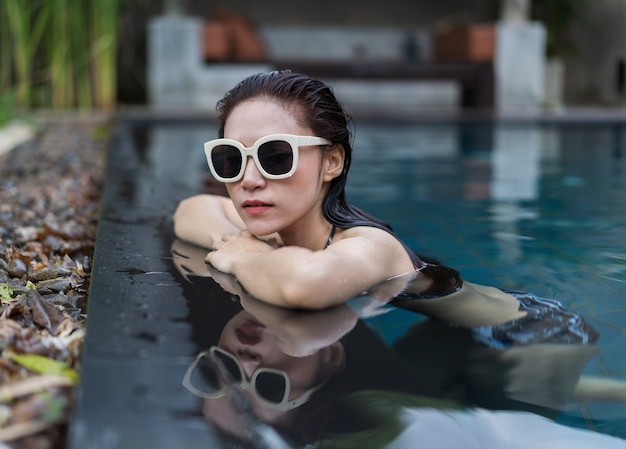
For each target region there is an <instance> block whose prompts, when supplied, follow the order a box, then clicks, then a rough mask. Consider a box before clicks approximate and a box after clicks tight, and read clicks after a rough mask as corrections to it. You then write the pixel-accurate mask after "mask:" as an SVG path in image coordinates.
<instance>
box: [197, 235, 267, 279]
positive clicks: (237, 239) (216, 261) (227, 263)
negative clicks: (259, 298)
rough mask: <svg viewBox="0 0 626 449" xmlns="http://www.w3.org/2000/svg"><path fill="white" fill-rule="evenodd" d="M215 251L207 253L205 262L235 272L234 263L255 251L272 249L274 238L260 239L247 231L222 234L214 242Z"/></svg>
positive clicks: (219, 268) (224, 270) (260, 251)
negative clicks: (218, 239)
mask: <svg viewBox="0 0 626 449" xmlns="http://www.w3.org/2000/svg"><path fill="white" fill-rule="evenodd" d="M213 246H214V247H215V249H216V250H215V251H212V252H210V253H209V254H207V256H206V258H205V262H206V263H209V264H211V266H212V267H213V268H215V269H217V270H219V271H222V272H224V273H235V269H234V264H235V263H236V262H237V261H239V260H241V259H243V258H245V257H249V256H250V255H253V254H255V253H264V252H269V251H274V250H275V249H276V248H277V247H278V243H277V241H276V239H268V240H261V239H259V238H257V237H255V236H253V235H252V234H250V232H248V231H241V232H240V233H239V234H224V235H223V236H222V239H221V241H216V242H214V245H213Z"/></svg>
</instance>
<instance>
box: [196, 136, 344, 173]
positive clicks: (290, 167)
mask: <svg viewBox="0 0 626 449" xmlns="http://www.w3.org/2000/svg"><path fill="white" fill-rule="evenodd" d="M331 144H332V142H331V141H330V140H328V139H324V138H322V137H315V136H296V135H294V134H270V135H269V136H265V137H261V138H260V139H259V140H257V141H256V142H255V143H254V145H252V146H251V147H245V146H244V145H243V144H242V143H241V142H239V141H237V140H234V139H215V140H210V141H208V142H206V143H205V144H204V154H205V155H206V159H207V162H208V163H209V168H210V169H211V173H212V174H213V176H214V177H215V179H217V180H218V181H220V182H237V181H239V180H240V179H241V178H242V177H243V173H244V171H245V169H246V163H247V160H248V156H252V159H253V160H254V163H255V164H256V166H257V168H258V169H259V172H261V174H262V175H263V176H264V177H265V178H267V179H285V178H288V177H290V176H291V175H293V174H294V172H295V171H296V168H297V167H298V149H299V147H304V146H313V145H331Z"/></svg>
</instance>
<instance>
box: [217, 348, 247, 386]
mask: <svg viewBox="0 0 626 449" xmlns="http://www.w3.org/2000/svg"><path fill="white" fill-rule="evenodd" d="M215 356H216V357H217V358H218V360H219V361H220V363H221V364H222V365H223V366H224V368H225V369H226V371H227V372H228V374H229V376H230V380H232V381H233V382H241V381H242V380H243V379H242V378H241V370H240V369H239V365H237V362H236V361H235V360H234V359H233V358H232V357H229V356H228V355H226V354H222V353H221V352H219V351H216V352H215Z"/></svg>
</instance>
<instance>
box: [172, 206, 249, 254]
mask: <svg viewBox="0 0 626 449" xmlns="http://www.w3.org/2000/svg"><path fill="white" fill-rule="evenodd" d="M243 229H245V225H244V223H243V221H242V220H241V218H240V217H239V215H238V214H237V211H236V210H235V207H234V206H233V203H232V201H231V200H230V199H229V198H228V197H224V196H220V195H208V194H202V195H195V196H192V197H190V198H187V199H185V200H183V201H181V202H180V204H179V205H178V207H177V208H176V212H175V213H174V234H176V237H178V238H179V239H181V240H184V241H186V242H190V243H193V244H195V245H199V246H202V247H204V248H215V245H216V242H221V239H222V236H223V235H224V234H229V233H239V232H241V231H242V230H243Z"/></svg>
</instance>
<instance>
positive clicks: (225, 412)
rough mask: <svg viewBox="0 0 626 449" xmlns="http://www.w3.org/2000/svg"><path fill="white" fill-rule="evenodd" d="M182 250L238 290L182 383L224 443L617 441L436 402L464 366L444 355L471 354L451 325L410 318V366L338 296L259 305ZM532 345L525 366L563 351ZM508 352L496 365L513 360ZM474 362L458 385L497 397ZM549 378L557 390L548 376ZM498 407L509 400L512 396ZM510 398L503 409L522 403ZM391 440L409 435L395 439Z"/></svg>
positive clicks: (185, 257)
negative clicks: (304, 307)
mask: <svg viewBox="0 0 626 449" xmlns="http://www.w3.org/2000/svg"><path fill="white" fill-rule="evenodd" d="M193 253H196V254H197V253H198V248H196V247H191V246H190V245H185V244H183V243H181V242H178V241H177V242H175V244H174V247H173V250H172V254H173V255H174V260H175V262H176V265H177V266H178V267H179V269H180V270H181V272H184V273H186V274H187V275H192V276H193V275H194V274H197V275H201V276H209V275H210V276H212V278H213V280H215V281H217V282H218V283H219V285H220V286H221V287H222V288H223V289H225V290H226V291H228V292H230V293H234V294H235V295H236V296H237V297H238V298H239V304H240V306H241V307H239V308H238V310H237V311H233V313H232V314H231V318H230V319H229V320H228V322H227V323H226V324H225V325H224V326H223V329H222V331H221V332H220V333H219V336H218V337H216V340H214V341H213V342H212V343H210V346H209V347H208V348H207V349H205V350H202V351H201V352H200V354H198V356H197V357H196V359H195V360H194V362H193V363H192V364H191V365H190V367H189V369H188V371H187V374H186V375H185V379H184V381H183V384H184V385H185V386H186V387H187V388H188V390H190V391H191V392H192V393H194V394H195V395H197V396H199V397H200V398H201V399H202V414H203V416H204V418H205V419H206V420H207V421H208V422H209V423H210V424H211V425H212V428H213V429H216V430H218V431H219V434H220V435H222V437H223V438H224V439H223V440H221V441H223V442H228V441H232V442H234V443H235V445H236V447H272V448H282V447H285V448H287V447H308V446H307V445H309V444H314V445H316V446H317V445H319V447H327V448H335V447H337V448H339V447H341V448H346V447H354V448H357V447H372V448H374V447H380V448H383V447H388V443H390V442H392V441H394V440H395V441H394V442H395V444H396V446H394V447H415V444H418V442H419V443H420V444H419V445H420V447H421V445H424V446H425V447H459V446H460V445H463V446H464V447H477V448H479V447H480V448H481V449H482V448H484V447H524V448H525V447H541V448H552V447H554V445H555V444H560V443H563V442H565V441H568V447H572V448H586V447H589V444H594V446H593V447H611V448H613V447H615V448H617V447H624V445H623V444H621V443H620V442H619V441H618V440H616V439H614V438H610V437H608V436H606V435H601V434H595V433H591V432H588V431H581V430H575V429H570V428H567V427H565V426H561V425H558V424H555V423H553V422H551V421H548V420H545V419H544V418H542V417H540V416H538V415H533V414H529V413H518V412H513V413H511V412H499V411H497V412H489V411H487V410H484V409H476V408H473V407H472V408H469V409H465V410H464V411H461V410H460V409H461V408H462V406H463V405H466V406H467V405H470V406H472V403H471V402H472V401H470V403H469V404H468V403H467V401H464V400H462V398H460V397H456V398H455V399H460V401H459V402H450V401H448V400H441V397H443V396H445V397H448V398H451V397H452V395H451V394H450V393H451V391H450V390H454V388H450V387H454V385H452V384H453V383H454V382H455V376H457V375H460V376H463V375H464V373H463V367H458V366H455V363H456V362H458V361H459V358H457V357H456V354H454V352H459V351H460V352H461V353H466V354H470V353H471V351H467V349H468V348H469V347H471V346H477V345H476V343H472V339H471V337H470V336H469V335H467V333H464V332H461V330H460V329H453V328H448V329H447V330H446V329H445V328H444V329H442V328H441V326H439V324H437V322H434V321H433V323H434V326H435V327H432V326H430V327H429V326H425V327H421V328H420V332H419V334H418V335H415V336H414V337H415V338H413V339H412V340H413V343H412V344H411V346H412V347H415V344H416V343H417V345H418V346H419V344H421V345H422V347H421V348H420V349H419V356H418V358H419V360H418V361H417V363H416V368H417V369H415V370H413V369H411V367H410V366H409V365H407V364H406V362H405V361H404V360H402V359H401V358H398V357H397V356H395V355H394V353H393V352H391V351H389V349H388V348H387V347H386V346H385V344H384V343H383V342H382V341H380V339H378V338H377V337H376V336H375V335H374V334H373V333H372V332H371V330H370V329H369V327H368V326H367V325H365V324H364V323H363V322H362V321H361V320H359V319H358V316H357V314H356V313H355V311H354V309H353V308H352V307H349V306H348V305H345V304H342V305H339V306H336V307H333V308H327V309H324V310H322V311H315V312H313V311H308V312H304V311H295V310H290V309H286V308H279V307H274V306H271V305H268V304H267V303H264V302H261V301H258V300H255V299H254V298H251V297H249V296H248V295H247V294H246V293H245V292H244V291H242V290H241V288H240V287H239V286H238V284H237V283H236V280H235V279H234V277H232V276H230V275H225V274H223V273H220V272H216V271H215V270H208V271H207V268H206V266H203V263H202V259H203V257H204V256H203V255H200V256H198V257H195V258H194V257H193ZM198 262H199V263H198ZM194 265H195V267H197V268H198V272H195V270H194V268H192V267H193V266H194ZM193 282H194V283H196V282H198V279H194V280H193ZM395 292H397V285H395V286H390V285H382V286H377V287H376V288H373V289H371V290H370V292H369V293H370V294H371V295H372V296H373V297H376V298H377V299H376V300H377V301H384V295H385V294H390V295H392V296H393V295H394V293H395ZM203 299H204V302H207V301H206V298H204V297H203ZM227 302H229V303H230V301H227ZM207 319H209V320H208V321H205V325H209V324H211V323H212V322H213V321H212V320H211V319H210V316H208V317H207ZM428 322H429V321H426V322H425V323H428ZM438 329H439V330H438ZM205 343H207V342H205ZM533 346H534V347H536V348H539V349H540V348H543V347H544V346H545V347H546V348H548V352H542V351H541V350H538V351H534V352H533V351H531V352H530V353H529V354H527V355H528V357H529V358H531V359H532V360H529V362H530V363H531V364H532V365H544V364H545V362H546V359H548V360H547V361H548V362H551V359H552V358H553V356H555V355H556V356H557V357H559V360H560V361H561V362H562V361H563V360H564V359H563V356H562V354H558V353H556V354H555V353H552V352H550V345H531V346H529V348H532V347H533ZM561 346H563V347H565V348H567V347H571V348H572V351H570V352H571V353H572V355H573V354H574V352H575V351H576V350H577V349H576V347H577V346H580V345H561ZM552 349H553V348H552ZM499 352H502V353H503V354H506V352H507V351H506V350H505V351H499ZM516 358H518V357H517V355H516V356H515V357H514V358H512V359H511V358H509V359H507V360H505V361H504V363H503V365H509V363H511V364H512V365H515V363H516ZM518 359H519V358H518ZM483 361H484V362H486V363H485V365H486V368H487V370H483V369H482V368H480V363H481V361H480V360H476V361H475V363H474V367H475V368H479V371H478V372H477V373H475V376H473V377H472V378H470V379H468V380H469V383H468V382H467V381H466V382H465V388H467V387H473V388H475V387H478V388H479V389H481V390H480V397H478V399H480V400H491V399H490V398H488V397H483V396H486V395H487V396H491V397H492V398H493V394H495V395H496V396H495V397H496V399H497V398H498V397H499V396H500V394H501V393H502V392H501V391H500V389H501V388H503V386H502V385H500V384H499V381H500V380H501V379H500V378H497V377H496V378H494V377H493V376H489V374H490V371H488V370H489V369H490V368H492V367H491V366H490V363H491V362H490V361H489V360H486V359H484V360H483ZM496 361H497V360H496ZM565 362H567V360H565ZM451 363H452V364H451ZM544 374H545V373H544ZM558 374H562V375H564V377H563V380H564V381H565V383H567V382H569V381H570V377H572V376H573V377H576V373H565V372H559V373H558ZM570 374H571V375H570ZM429 380H433V381H435V383H436V384H437V385H436V386H434V385H433V384H431V383H429ZM559 380H561V379H559ZM449 381H452V382H451V383H450V385H446V384H448V383H449ZM472 382H474V383H475V385H472ZM535 384H536V383H535ZM544 386H546V385H544ZM438 387H440V388H441V389H439V388H438ZM546 387H549V386H546ZM554 387H555V390H559V385H556V386H554ZM445 390H448V391H445ZM452 392H453V391H452ZM560 393H561V391H557V395H558V394H560ZM551 395H553V392H552V391H551V390H550V389H545V390H543V396H545V398H543V399H544V400H550V396H551ZM469 399H471V398H469ZM500 399H502V398H501V397H500ZM491 405H493V403H492V404H491ZM499 405H502V406H504V407H505V408H506V409H511V407H509V406H510V405H515V404H511V403H500V404H499ZM519 405H520V406H519V407H513V409H518V410H531V409H533V407H530V406H529V405H528V404H527V405H526V406H524V405H523V404H519ZM534 411H536V410H534ZM402 439H405V440H407V441H410V444H409V445H408V446H403V445H402V444H401V443H400V441H401V440H402ZM513 441H515V442H516V443H517V444H518V445H517V446H514V445H513V443H512V442H513ZM422 443H423V444H422ZM473 443H475V445H474V446H472V445H471V444H473ZM468 444H469V446H468ZM603 444H604V445H605V446H603ZM606 444H610V446H606Z"/></svg>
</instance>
